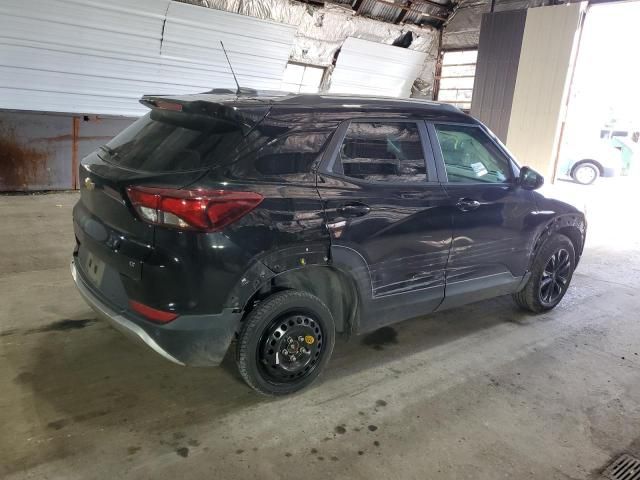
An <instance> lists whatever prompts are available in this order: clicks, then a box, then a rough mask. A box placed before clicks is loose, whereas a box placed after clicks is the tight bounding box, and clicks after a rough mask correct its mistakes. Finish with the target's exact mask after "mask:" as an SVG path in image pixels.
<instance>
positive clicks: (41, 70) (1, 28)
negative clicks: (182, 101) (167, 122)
mask: <svg viewBox="0 0 640 480" xmlns="http://www.w3.org/2000/svg"><path fill="white" fill-rule="evenodd" d="M168 6H169V0H110V1H109V2H102V1H91V0H31V1H29V2H28V8H27V7H26V5H25V2H24V1H23V0H2V2H0V108H7V109H16V110H37V111H49V112H73V113H101V114H114V115H138V114H140V113H141V112H142V109H141V106H140V105H138V104H137V98H139V97H140V95H141V94H142V93H144V92H147V91H157V90H159V89H160V90H164V88H163V86H160V85H158V83H157V82H158V77H159V55H160V37H161V34H162V25H163V23H164V16H165V13H166V11H167V8H168ZM167 87H168V86H167Z"/></svg>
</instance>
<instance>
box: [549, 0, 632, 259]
mask: <svg viewBox="0 0 640 480" xmlns="http://www.w3.org/2000/svg"><path fill="white" fill-rule="evenodd" d="M638 24H640V2H625V3H615V4H602V5H593V6H591V7H590V8H589V10H588V12H587V15H586V18H585V22H584V28H583V31H582V37H581V41H580V47H579V51H578V55H577V59H576V65H575V70H574V74H573V80H572V83H571V88H570V93H569V99H568V103H567V115H566V118H565V122H564V125H563V127H562V132H561V142H560V147H559V150H558V158H557V161H556V169H555V179H556V184H555V188H556V189H557V190H558V191H559V192H561V193H562V195H563V196H570V197H572V199H573V201H576V202H580V203H582V204H584V205H585V206H586V208H587V213H588V216H589V219H590V224H591V225H592V226H593V227H594V228H591V229H590V230H591V231H590V235H589V238H590V241H591V242H593V243H600V244H602V245H604V244H608V246H609V247H612V246H614V245H615V246H617V247H620V248H624V247H625V246H626V247H628V246H629V245H626V243H628V242H629V241H631V242H635V240H632V239H631V238H630V236H629V235H632V236H633V237H636V238H637V233H640V231H639V230H638V227H637V226H636V225H635V223H636V222H629V221H628V219H629V218H632V217H628V216H629V215H632V216H633V211H631V210H630V209H631V202H630V201H629V200H630V199H631V198H632V195H634V194H635V192H637V189H638V188H639V187H640V143H639V141H640V139H639V136H640V88H638V85H640V63H639V62H638V61H637V55H638V47H637V46H638V45H640V30H638V28H637V25H638ZM628 210H629V211H628ZM625 219H626V220H625ZM621 229H623V230H625V232H621ZM629 229H631V230H633V231H628V230H629Z"/></svg>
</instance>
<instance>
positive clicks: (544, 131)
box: [506, 2, 586, 178]
mask: <svg viewBox="0 0 640 480" xmlns="http://www.w3.org/2000/svg"><path fill="white" fill-rule="evenodd" d="M585 8H586V2H583V3H574V4H570V5H561V6H554V7H540V8H534V9H530V10H529V11H528V13H527V20H526V23H525V29H524V37H523V42H522V51H521V53H520V66H519V69H518V77H517V80H516V86H515V92H514V95H513V105H512V108H511V119H510V122H509V128H508V132H507V142H506V144H507V146H508V147H509V149H510V150H511V151H512V152H513V153H514V154H515V155H516V157H517V158H518V160H519V161H520V163H521V164H522V165H529V166H531V167H533V168H535V169H537V170H538V171H540V173H542V174H543V175H545V176H546V177H548V178H552V176H553V163H554V160H555V157H556V154H557V149H558V137H559V131H560V124H561V115H563V114H564V106H565V104H566V95H567V91H568V86H569V85H568V84H569V80H570V75H569V72H570V68H571V65H572V64H573V61H574V59H575V54H576V49H577V44H578V39H579V35H578V34H579V28H580V25H581V19H582V15H583V14H584V11H585Z"/></svg>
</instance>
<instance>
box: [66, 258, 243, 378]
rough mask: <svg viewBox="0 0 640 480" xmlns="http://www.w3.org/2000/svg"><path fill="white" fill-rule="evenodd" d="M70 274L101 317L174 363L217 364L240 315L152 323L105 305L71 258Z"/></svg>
mask: <svg viewBox="0 0 640 480" xmlns="http://www.w3.org/2000/svg"><path fill="white" fill-rule="evenodd" d="M71 276H72V277H73V280H74V282H75V284H76V287H77V288H78V291H79V292H80V294H81V295H82V297H83V298H84V300H85V301H86V302H87V304H88V305H89V306H90V307H91V308H92V309H93V310H94V311H95V312H96V313H97V314H98V316H99V317H100V318H101V319H103V320H105V321H107V322H108V323H109V324H111V325H112V326H113V327H114V328H116V329H117V330H119V331H121V332H123V333H124V334H125V335H126V336H128V337H130V338H132V339H134V340H136V341H138V342H141V343H144V344H145V345H147V346H148V347H150V348H151V349H152V350H154V351H155V352H156V353H158V354H160V355H162V356H163V357H164V358H166V359H167V360H170V361H172V362H174V363H177V364H178V365H188V366H215V365H219V364H220V362H221V361H222V359H223V358H224V356H225V355H226V353H227V350H228V349H229V345H230V344H231V341H232V340H233V337H234V335H235V332H236V331H237V328H238V326H239V324H240V320H241V318H242V314H241V313H237V312H233V311H232V310H230V309H227V310H223V311H222V312H221V313H219V314H215V315H182V316H180V317H178V318H177V319H175V320H174V321H172V322H170V323H168V324H166V325H156V324H152V323H151V322H147V321H145V320H141V319H139V318H137V317H136V316H135V315H133V314H131V312H128V311H127V310H123V309H120V308H118V307H114V306H112V305H109V302H108V301H107V300H105V299H104V298H101V296H100V294H99V292H97V291H96V290H95V288H94V287H93V286H92V285H91V284H90V283H89V282H88V281H87V280H85V279H84V278H83V277H82V272H81V270H79V269H78V268H76V265H75V262H74V260H72V261H71Z"/></svg>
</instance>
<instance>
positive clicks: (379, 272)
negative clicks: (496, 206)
mask: <svg viewBox="0 0 640 480" xmlns="http://www.w3.org/2000/svg"><path fill="white" fill-rule="evenodd" d="M426 139H427V133H426V129H425V125H424V122H423V121H415V120H406V119H389V118H386V119H379V120H378V119H373V120H372V119H358V120H352V121H348V122H345V123H343V124H342V125H341V126H340V128H339V129H338V131H337V132H336V134H335V135H334V138H333V139H332V142H331V146H330V147H329V149H328V151H327V152H326V154H325V158H324V159H323V162H322V165H321V169H320V172H319V175H318V190H319V193H320V197H321V198H322V201H323V204H324V208H325V214H326V221H327V228H328V229H329V232H330V235H331V242H332V247H331V251H332V261H333V264H334V265H335V266H336V267H338V268H340V269H342V270H343V271H346V272H348V274H349V275H350V276H351V277H352V278H355V279H356V282H357V283H358V286H359V291H360V294H361V300H362V301H361V307H362V311H361V312H360V313H361V315H360V318H361V322H362V323H361V325H358V326H357V329H358V330H359V331H366V330H371V329H374V328H377V327H379V326H381V325H384V324H388V323H392V322H394V321H398V320H402V319H404V318H409V317H413V316H417V315H421V314H425V313H429V312H430V311H433V310H434V309H436V308H437V307H438V305H439V304H440V302H441V301H442V299H443V296H444V272H445V266H446V262H447V256H448V253H449V245H450V241H451V215H450V212H448V211H447V206H446V205H447V194H446V192H445V191H444V189H443V188H442V186H441V185H440V184H439V183H438V182H437V175H436V171H435V162H434V159H433V156H432V153H431V149H430V146H429V145H428V143H427V142H425V140H426Z"/></svg>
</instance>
